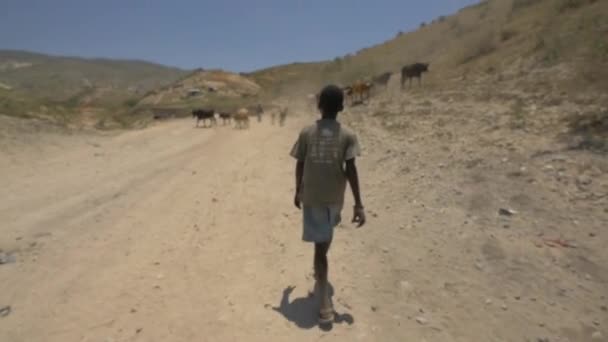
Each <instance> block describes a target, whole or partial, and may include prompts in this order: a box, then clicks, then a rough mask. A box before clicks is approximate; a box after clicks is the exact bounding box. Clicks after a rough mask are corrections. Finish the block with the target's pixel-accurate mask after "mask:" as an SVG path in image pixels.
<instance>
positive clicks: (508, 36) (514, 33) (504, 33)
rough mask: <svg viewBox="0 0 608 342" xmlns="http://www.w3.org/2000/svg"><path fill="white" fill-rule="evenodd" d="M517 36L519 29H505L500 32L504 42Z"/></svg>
mask: <svg viewBox="0 0 608 342" xmlns="http://www.w3.org/2000/svg"><path fill="white" fill-rule="evenodd" d="M515 36H517V31H515V30H512V29H505V30H502V31H501V32H500V40H501V41H503V42H506V41H507V40H509V39H511V38H513V37H515Z"/></svg>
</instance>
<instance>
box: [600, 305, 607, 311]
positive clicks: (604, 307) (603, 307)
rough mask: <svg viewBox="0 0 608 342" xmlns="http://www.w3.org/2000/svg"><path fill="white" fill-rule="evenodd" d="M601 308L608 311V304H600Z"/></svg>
mask: <svg viewBox="0 0 608 342" xmlns="http://www.w3.org/2000/svg"><path fill="white" fill-rule="evenodd" d="M600 310H602V311H608V306H606V305H602V306H600Z"/></svg>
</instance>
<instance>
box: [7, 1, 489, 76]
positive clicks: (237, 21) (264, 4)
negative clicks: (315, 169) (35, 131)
mask: <svg viewBox="0 0 608 342" xmlns="http://www.w3.org/2000/svg"><path fill="white" fill-rule="evenodd" d="M0 2H1V4H0V49H18V50H29V51H37V52H44V53H51V54H56V55H70V56H83V57H109V58H128V59H144V60H149V61H153V62H158V63H162V64H167V65H173V66H178V67H182V68H195V67H204V68H224V69H229V70H233V71H252V70H255V69H259V68H263V67H268V66H272V65H276V64H285V63H291V62H296V61H299V62H302V61H315V60H323V59H331V58H334V57H336V56H342V55H345V54H347V53H350V52H355V51H357V50H359V49H361V48H363V47H367V46H370V45H373V44H377V43H380V42H383V41H385V40H387V39H390V38H392V37H394V36H395V34H396V33H397V32H398V31H409V30H413V29H415V28H417V27H418V25H419V24H420V23H421V22H423V21H426V22H428V21H430V20H432V19H434V18H436V17H438V16H440V15H447V14H451V13H454V12H456V11H457V10H458V9H460V8H462V7H464V6H467V5H470V4H473V3H476V2H478V0H420V1H419V0H416V1H414V0H412V1H407V0H324V1H323V0H306V1H304V0H259V1H256V0H249V1H247V0H213V1H204V0H198V1H197V0H173V1H169V0H165V1H161V0H148V1H144V0H103V1H102V0H0Z"/></svg>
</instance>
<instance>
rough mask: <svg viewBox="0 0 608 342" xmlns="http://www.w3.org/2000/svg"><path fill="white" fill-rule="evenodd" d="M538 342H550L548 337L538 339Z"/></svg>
mask: <svg viewBox="0 0 608 342" xmlns="http://www.w3.org/2000/svg"><path fill="white" fill-rule="evenodd" d="M536 342H549V338H548V337H539V338H537V339H536Z"/></svg>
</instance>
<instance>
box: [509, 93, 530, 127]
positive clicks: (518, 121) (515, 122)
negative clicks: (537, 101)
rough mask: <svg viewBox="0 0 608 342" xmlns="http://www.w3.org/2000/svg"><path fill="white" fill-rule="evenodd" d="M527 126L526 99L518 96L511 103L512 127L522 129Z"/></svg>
mask: <svg viewBox="0 0 608 342" xmlns="http://www.w3.org/2000/svg"><path fill="white" fill-rule="evenodd" d="M525 126H526V119H525V113H524V101H523V100H522V99H520V98H517V99H516V100H515V102H514V103H513V104H512V105H511V123H510V127H511V129H522V128H524V127H525Z"/></svg>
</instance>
